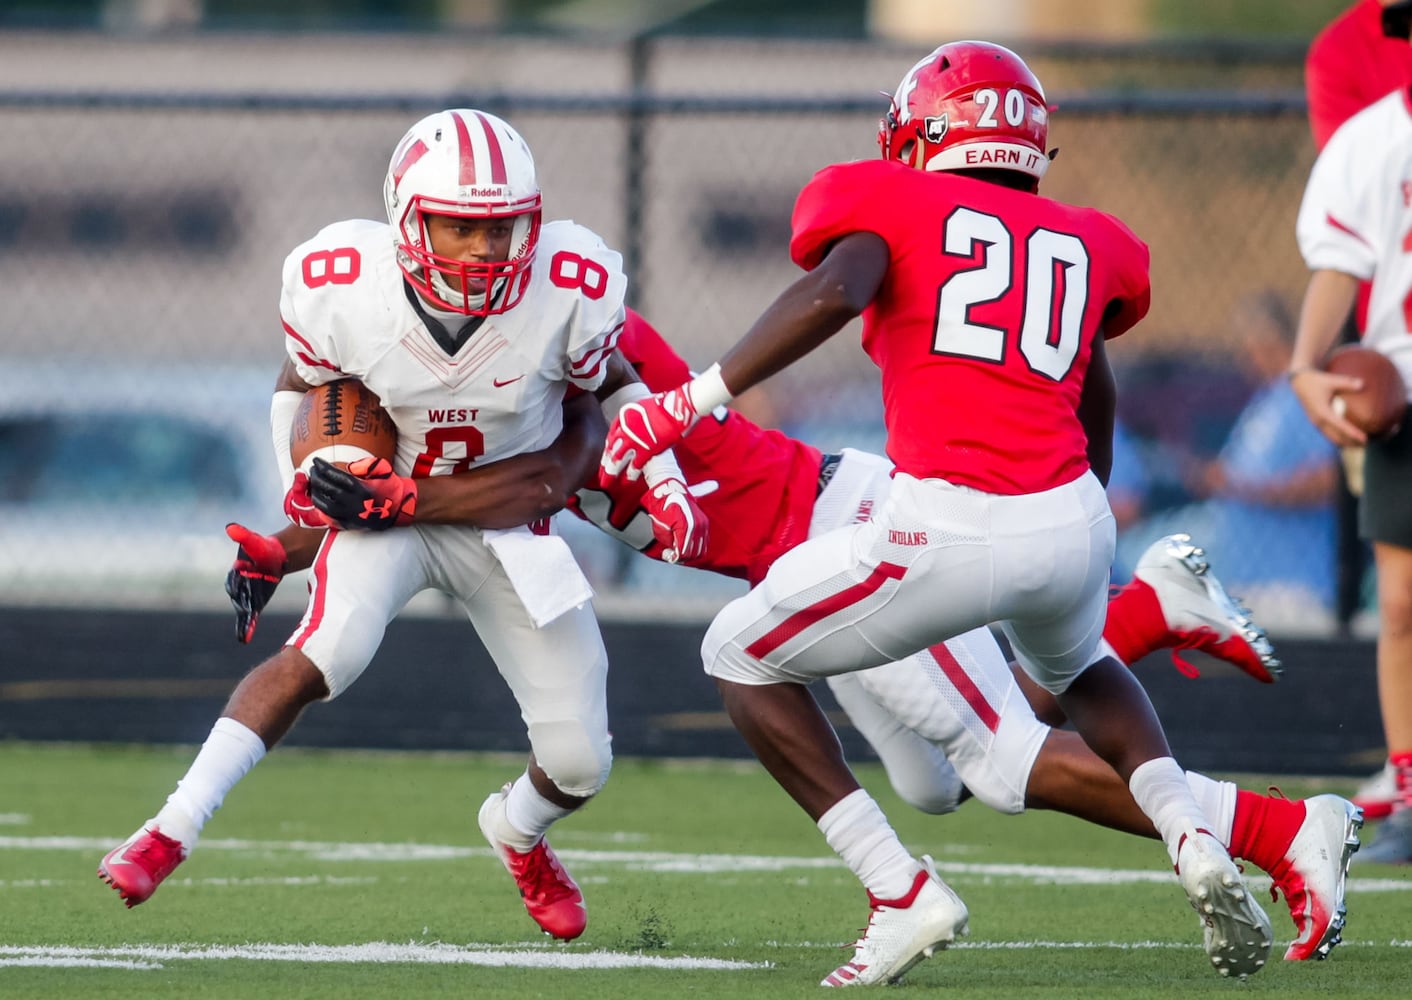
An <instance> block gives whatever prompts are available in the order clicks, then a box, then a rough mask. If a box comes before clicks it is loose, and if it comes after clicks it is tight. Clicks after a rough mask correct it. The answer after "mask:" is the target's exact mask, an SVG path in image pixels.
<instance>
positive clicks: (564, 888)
mask: <svg viewBox="0 0 1412 1000" xmlns="http://www.w3.org/2000/svg"><path fill="white" fill-rule="evenodd" d="M384 198H385V202H386V207H387V217H388V221H387V222H386V223H381V222H372V221H367V220H353V221H347V222H339V223H335V224H334V225H331V226H328V227H327V228H325V229H323V230H322V231H320V232H319V233H318V234H317V235H316V236H315V237H314V238H313V239H312V240H309V241H308V242H306V243H304V244H302V245H300V246H299V247H297V248H295V250H294V251H293V252H292V253H291V254H290V255H289V257H288V258H287V259H286V261H285V266H284V272H283V290H282V294H281V299H280V314H281V319H282V321H283V325H284V332H285V348H286V353H287V355H288V357H287V360H286V362H285V365H284V367H283V369H282V371H281V373H280V376H279V379H278V381H277V384H276V392H275V394H274V398H273V401H272V403H271V426H272V432H273V439H274V446H275V451H276V455H277V457H278V459H279V461H280V466H281V469H282V471H283V473H284V476H285V480H286V484H287V486H288V493H287V496H286V499H285V511H286V513H287V514H288V515H289V517H290V519H291V521H293V522H294V523H295V524H298V525H302V526H304V527H308V528H317V529H324V528H326V527H328V526H329V525H330V524H331V523H333V522H332V521H331V519H330V518H328V517H327V516H326V515H324V514H323V513H321V512H320V511H319V510H318V508H317V507H315V506H314V505H313V503H312V498H311V496H310V495H309V480H308V475H307V472H308V470H306V469H299V470H296V469H294V468H293V464H292V461H291V458H290V426H291V423H292V420H293V417H294V414H295V411H296V410H297V409H298V406H299V403H300V401H301V399H302V398H303V394H304V393H305V392H307V391H308V390H309V389H310V388H312V387H314V386H317V385H321V384H323V383H326V382H330V381H333V380H336V379H341V378H349V377H352V378H357V379H359V380H361V381H362V382H363V383H364V384H365V385H366V386H367V387H368V388H369V389H370V390H372V391H373V392H374V393H375V394H376V395H377V396H378V397H379V399H380V400H381V402H382V404H383V406H384V407H385V408H386V410H387V411H388V413H389V414H390V415H391V418H392V420H393V422H394V424H395V425H396V428H397V433H398V440H397V454H396V457H395V459H394V461H393V462H392V463H391V464H390V465H389V463H387V462H386V461H382V462H381V465H380V466H378V465H377V464H376V463H371V464H370V463H369V461H368V460H366V459H365V460H362V462H361V464H360V463H355V466H356V468H355V471H359V472H364V473H367V475H366V477H365V478H364V479H363V480H360V482H362V483H364V484H366V485H365V493H366V495H365V496H364V497H362V498H361V499H362V500H363V501H364V502H362V503H359V504H358V509H357V511H356V512H355V513H354V515H353V516H356V517H358V518H360V519H361V526H363V527H366V528H370V529H373V530H367V531H329V532H327V534H326V535H325V536H324V537H323V541H322V544H321V545H320V547H319V549H318V554H317V556H316V557H315V558H314V561H313V567H312V571H311V577H310V585H309V589H310V594H309V602H308V606H307V610H306V611H305V614H304V617H303V620H302V621H301V622H300V624H299V626H298V628H297V629H296V630H295V632H294V634H293V635H292V636H291V637H290V638H289V639H288V640H287V642H286V644H285V645H284V647H283V648H282V649H281V650H280V651H279V652H278V653H276V654H275V655H274V656H272V657H270V658H269V659H268V660H266V661H265V662H264V663H262V664H260V665H259V666H257V667H256V668H255V669H254V670H252V671H251V672H250V673H249V674H247V675H246V677H245V678H244V679H243V680H242V681H241V682H240V684H239V685H238V686H237V687H236V689H235V691H234V693H233V694H232V695H231V697H230V700H229V701H228V702H227V704H226V707H225V710H224V711H223V713H222V715H221V718H220V719H218V720H217V722H216V724H215V726H214V727H213V729H212V731H211V735H210V737H209V738H208V739H207V741H206V743H205V744H204V745H203V747H202V749H201V751H200V753H199V754H198V755H197V757H196V760H195V761H194V762H193V764H192V766H191V768H190V770H189V771H188V772H187V774H186V776H185V777H183V778H182V780H181V782H180V783H179V784H178V786H177V788H176V790H175V791H174V792H173V793H172V794H171V796H169V797H168V799H167V802H166V804H165V805H164V806H163V807H162V809H161V810H160V811H159V812H158V813H157V814H156V815H155V816H154V817H153V818H151V819H150V820H148V821H147V822H146V823H144V824H143V825H142V827H140V828H139V829H138V830H137V832H136V833H134V834H133V835H132V836H131V837H130V838H128V840H126V841H124V842H123V843H122V844H120V845H118V846H117V847H116V848H114V849H113V850H112V851H110V852H109V853H108V854H107V855H106V856H105V857H104V858H103V860H102V862H101V864H100V866H99V875H100V877H102V878H103V879H104V880H105V881H107V882H108V883H109V884H110V885H112V886H113V887H114V888H115V889H117V891H118V892H119V894H120V895H121V897H122V898H123V900H124V901H125V902H126V903H127V905H128V906H129V907H131V906H135V905H137V904H138V903H141V902H143V901H144V900H146V899H147V898H149V897H150V896H151V895H152V893H153V892H154V891H155V890H156V888H157V886H158V885H159V884H160V883H161V881H162V880H163V879H164V878H166V877H167V876H168V875H169V874H171V872H172V870H173V869H175V868H176V866H177V865H178V864H179V863H180V862H181V861H182V860H184V859H185V858H186V857H187V855H188V854H189V853H190V851H191V849H192V848H193V847H194V846H195V844H196V841H197V838H198V836H199V834H200V832H201V829H202V827H203V826H204V825H205V823H206V822H207V821H208V820H209V819H210V817H211V814H212V813H213V812H214V811H215V810H216V809H217V808H218V807H219V806H220V804H221V802H222V801H223V800H224V798H225V796H226V794H227V793H228V792H229V790H230V789H231V788H232V787H233V786H234V785H235V783H236V782H237V781H239V780H240V779H241V778H242V777H243V776H244V775H245V774H246V773H247V772H248V771H249V770H250V768H252V767H253V766H254V765H255V764H256V763H257V762H258V761H259V760H260V758H261V757H262V756H263V755H264V753H265V752H266V751H267V750H268V749H269V748H270V747H272V746H274V745H275V743H276V742H278V741H279V739H280V738H281V737H283V735H284V734H285V733H286V732H287V731H288V730H289V728H290V726H292V725H293V723H294V721H295V720H296V718H297V717H298V715H299V713H300V712H301V711H302V710H303V709H304V708H305V707H306V706H308V705H310V704H311V703H313V702H315V701H318V700H328V699H332V698H335V697H337V696H338V695H339V694H340V693H342V692H343V691H344V690H346V689H347V688H348V687H349V685H351V684H352V683H353V682H354V681H355V680H357V678H358V676H359V674H361V673H362V671H363V669H364V668H365V667H366V666H367V664H368V662H369V661H370V660H371V659H372V657H373V654H374V653H375V652H376V651H377V648H378V645H379V643H380V642H381V640H382V636H383V632H384V629H385V628H386V625H387V623H388V622H389V621H391V620H392V618H393V617H394V616H395V615H396V614H397V613H398V612H399V611H400V610H401V609H402V608H403V606H405V605H406V603H407V602H408V601H409V600H410V599H411V598H412V597H413V596H414V595H415V594H417V593H418V592H420V591H422V590H425V589H429V588H435V589H438V590H441V591H443V592H445V593H447V594H448V595H450V596H452V597H454V598H455V599H457V600H458V601H459V602H460V604H461V605H462V607H463V608H464V610H465V611H466V614H467V615H468V617H469V618H470V620H471V623H472V624H473V625H474V627H475V629H476V632H477V634H478V635H479V637H480V639H481V641H482V642H483V643H484V644H485V646H486V648H487V650H488V651H489V652H490V654H491V657H492V659H493V660H494V661H495V664H496V666H497V668H498V669H499V671H500V674H501V676H503V677H504V679H505V681H506V683H507V684H509V686H510V688H511V690H512V691H513V692H514V694H515V697H516V700H517V701H518V702H519V705H520V710H521V714H522V716H523V718H524V720H525V724H526V729H527V732H528V736H529V742H530V746H531V755H530V759H529V763H528V766H527V767H526V769H525V771H524V773H523V774H521V775H520V776H519V777H518V778H516V779H515V780H513V781H511V782H508V783H506V785H505V786H504V787H503V788H502V789H501V790H500V791H498V792H496V793H494V794H492V795H490V796H489V797H488V798H487V799H486V800H485V802H484V804H483V805H482V806H481V809H480V814H479V825H480V828H481V831H482V833H483V834H484V836H485V837H486V838H487V840H489V842H490V843H491V845H492V846H493V847H494V848H495V851H496V853H497V855H498V856H499V858H500V859H501V861H502V863H503V864H504V865H505V867H506V868H507V869H508V870H509V871H510V873H511V875H512V876H513V877H514V880H515V882H516V884H517V886H518V888H519V890H520V894H521V897H522V899H523V902H524V905H525V907H526V909H527V910H528V911H529V913H530V916H531V917H533V918H534V920H535V922H536V923H538V924H539V926H540V927H541V928H542V929H543V930H544V931H545V932H546V933H548V934H551V935H553V936H554V937H557V938H560V939H564V940H569V939H572V938H575V937H577V936H578V935H580V934H581V933H582V932H583V930H584V927H585V924H586V920H587V916H586V912H585V909H584V905H583V896H582V894H581V893H580V891H579V889H578V886H577V885H575V884H574V881H573V879H572V878H571V877H570V876H569V875H568V873H567V872H566V871H565V870H564V868H563V866H562V865H561V864H560V863H559V861H558V859H557V858H556V857H555V855H554V852H553V851H552V850H551V849H550V848H549V845H548V844H547V842H546V841H545V839H544V834H545V831H546V830H548V828H549V827H550V825H551V824H553V823H554V822H555V821H556V820H558V819H560V818H562V817H564V816H566V815H568V814H569V813H571V812H572V811H573V810H575V809H577V808H579V807H580V806H581V805H583V803H585V802H586V801H588V799H589V798H591V797H592V796H593V795H594V794H596V793H597V792H598V790H599V789H600V788H601V787H602V786H603V783H604V781H605V780H606V779H607V777H608V772H609V770H610V768H611V764H612V753H611V748H610V736H609V732H608V717H607V707H606V704H605V701H606V689H605V682H606V674H607V666H608V664H607V656H606V653H605V652H604V649H603V642H602V638H601V636H600V635H599V631H598V625H597V621H596V620H595V618H594V615H593V611H592V608H591V606H590V604H589V599H590V598H591V596H592V590H591V588H590V587H589V586H588V583H587V580H586V579H585V578H584V576H583V574H582V572H581V571H580V570H579V568H578V566H577V564H576V563H575V562H574V560H573V557H572V555H571V554H570V552H569V550H568V547H567V546H566V545H565V544H564V542H563V540H562V539H561V538H559V537H558V536H556V535H553V534H551V533H549V532H548V531H547V530H545V531H539V530H532V529H531V527H530V526H529V522H531V521H534V520H536V519H538V518H543V517H544V516H545V515H546V514H549V513H552V512H553V511H554V510H556V509H558V507H559V506H561V505H562V503H563V502H564V500H565V499H566V498H567V492H566V491H567V490H571V489H572V488H573V486H574V485H577V484H578V483H581V482H582V481H583V479H584V476H585V475H587V474H588V470H587V469H586V468H585V467H584V463H583V455H584V454H589V455H592V454H594V453H595V452H597V451H600V450H601V447H600V446H599V442H600V441H601V439H600V438H597V436H596V434H595V427H601V426H602V424H603V421H602V417H601V416H598V418H597V419H598V423H597V425H594V424H593V423H592V422H591V417H592V415H586V414H585V412H584V411H585V410H593V409H596V408H597V401H598V400H600V399H601V400H602V406H603V407H604V408H605V409H606V410H607V411H608V412H609V413H612V412H615V411H616V408H617V407H619V406H621V405H623V403H625V402H628V401H632V400H636V399H641V398H643V397H645V396H646V395H647V394H648V393H647V390H646V388H645V387H644V386H642V385H641V383H639V382H638V381H637V378H636V375H635V374H634V373H633V371H632V369H631V366H629V365H627V364H626V363H625V362H624V361H623V360H622V359H621V358H620V357H619V356H618V355H617V353H616V351H615V345H616V342H617V339H618V337H619V335H620V333H621V330H622V326H623V319H624V307H623V296H624V291H625V288H626V284H627V279H626V277H625V276H624V275H623V272H622V266H621V258H620V256H619V255H618V254H617V253H616V252H615V251H613V250H610V249H609V248H608V247H607V246H605V245H604V243H603V242H602V240H600V239H599V238H598V237H597V236H596V235H595V234H593V233H592V232H590V231H589V230H587V229H585V228H583V227H582V226H579V225H576V224H574V223H572V222H567V221H556V222H549V223H544V224H541V197H540V190H539V184H538V181H537V179H536V176H535V169H534V161H533V158H532V157H531V154H530V150H529V147H528V145H527V144H526V143H525V141H524V139H522V138H521V137H520V135H519V134H518V133H517V132H516V131H515V130H514V129H512V128H511V127H510V126H509V125H508V124H507V123H506V122H504V121H502V120H500V119H499V118H496V117H495V116H493V115H489V114H486V113H485V112H482V111H476V110H471V109H455V110H449V111H443V112H439V113H437V114H433V115H430V116H428V117H426V118H424V119H422V120H421V121H419V122H417V123H416V124H415V125H413V126H412V128H411V129H410V130H409V131H408V132H407V134H406V135H405V136H404V137H403V139H402V141H401V142H400V143H399V144H398V145H397V148H396V150H395V151H394V153H393V155H392V159H391V162H390V164H389V167H388V173H387V179H386V183H385V187H384ZM571 390H573V391H582V392H584V393H587V394H591V395H589V396H588V397H587V400H588V402H587V404H585V403H582V402H579V401H570V402H568V403H566V402H565V396H566V393H569V392H570V391H571ZM575 410H577V412H578V416H579V421H580V422H579V423H575V424H573V425H571V426H570V427H568V428H567V429H566V428H565V423H564V415H565V413H566V412H573V411H575ZM583 420H589V421H590V422H589V423H587V424H583V423H582V421H583ZM585 427H587V428H588V429H587V430H585ZM585 442H586V444H585ZM574 447H577V449H578V450H577V452H575V451H574ZM314 461H315V462H316V463H317V462H319V461H321V460H320V459H314ZM575 461H577V463H578V464H577V465H576V466H575V465H573V464H572V463H573V462H575ZM558 463H562V466H563V467H562V468H556V464H558ZM458 474H459V475H480V476H484V477H486V478H488V479H490V480H491V481H492V482H493V483H495V484H496V485H497V487H498V490H499V492H502V493H508V494H509V496H508V498H506V502H505V504H504V506H503V507H502V508H501V509H498V510H495V509H490V508H486V512H485V517H484V518H483V519H480V520H474V521H468V519H467V518H466V516H465V512H464V511H459V512H458V513H457V515H456V516H455V517H443V516H441V515H444V514H445V513H446V512H445V511H444V510H442V509H440V508H439V507H438V505H437V504H436V503H435V493H436V491H435V489H429V490H427V491H426V492H427V493H428V494H429V498H430V499H431V500H432V502H431V503H427V504H422V505H420V509H419V499H420V494H421V493H422V492H423V490H422V489H421V487H420V484H423V483H428V484H430V483H435V482H436V481H437V480H438V479H439V478H445V477H451V476H455V475H458ZM652 479H653V487H652V489H651V490H650V491H649V497H648V502H649V504H650V505H651V508H652V511H653V514H652V522H653V525H654V530H656V531H658V532H659V533H660V537H661V539H662V541H663V544H664V546H666V547H667V548H668V549H669V550H670V551H671V552H672V554H673V556H676V555H680V556H681V557H683V558H687V559H690V558H692V557H694V556H695V555H696V554H697V553H699V552H700V551H701V550H702V549H703V548H704V545H705V520H704V518H703V517H701V515H700V511H699V509H698V508H697V507H696V505H695V503H694V501H693V500H692V499H691V497H690V496H689V494H688V493H687V491H686V487H685V484H684V483H683V482H682V479H681V472H680V469H679V468H678V467H677V465H676V462H675V459H673V458H670V457H668V458H667V459H666V461H664V462H663V463H661V464H660V465H658V466H657V467H655V469H654V470H653V471H652ZM393 528H396V529H398V530H387V529H393ZM491 529H494V530H491ZM231 534H232V537H233V538H234V539H235V540H236V541H237V542H240V543H242V556H244V557H245V561H246V562H247V563H248V564H250V565H251V566H252V567H254V568H255V569H256V570H257V571H258V570H259V568H260V567H269V566H272V565H274V566H278V565H280V564H281V563H282V559H281V553H280V552H278V551H273V550H272V547H271V545H270V544H269V541H268V540H267V539H261V538H260V537H259V536H253V533H249V532H247V531H245V530H244V529H241V528H239V526H233V527H232V529H231ZM247 541H248V542H249V543H250V544H251V546H252V548H253V549H254V550H256V551H251V552H246V551H244V549H243V545H244V544H245V543H246V542H247ZM274 548H275V549H277V548H278V543H274ZM263 573H264V575H265V577H267V578H269V577H273V578H274V579H275V580H277V578H278V577H277V575H276V574H275V573H273V572H270V571H269V570H268V569H265V570H263ZM266 582H267V583H268V585H269V586H270V587H271V588H272V587H273V584H272V583H269V582H268V580H267V581H266ZM253 619H254V616H253V614H252V615H251V616H250V620H249V621H248V622H246V623H245V629H244V634H243V636H242V638H248V634H249V631H250V629H252V628H253V624H254V621H253Z"/></svg>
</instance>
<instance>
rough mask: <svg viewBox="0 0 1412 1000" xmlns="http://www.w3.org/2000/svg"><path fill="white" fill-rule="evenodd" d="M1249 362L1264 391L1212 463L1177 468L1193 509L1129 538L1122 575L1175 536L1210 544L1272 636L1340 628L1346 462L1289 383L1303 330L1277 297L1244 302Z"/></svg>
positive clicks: (1238, 331) (1189, 460) (1240, 326)
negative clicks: (1341, 485) (1163, 538)
mask: <svg viewBox="0 0 1412 1000" xmlns="http://www.w3.org/2000/svg"><path fill="white" fill-rule="evenodd" d="M1232 327H1233V336H1234V337H1235V338H1237V339H1238V340H1239V342H1240V345H1241V348H1242V353H1241V355H1240V361H1241V364H1242V367H1243V368H1245V369H1246V371H1247V372H1248V374H1249V375H1250V376H1251V377H1252V379H1253V381H1254V382H1255V383H1256V384H1257V385H1258V386H1259V387H1258V388H1257V389H1256V390H1255V393H1254V394H1253V395H1252V396H1251V398H1250V400H1249V401H1248V402H1247V403H1246V404H1245V407H1244V408H1243V409H1242V410H1241V412H1240V415H1239V416H1238V417H1237V419H1236V421H1235V424H1234V426H1233V427H1232V428H1231V430H1230V433H1229V435H1228V436H1227V438H1226V441H1225V444H1224V445H1223V446H1222V448H1221V450H1220V452H1219V453H1218V454H1217V455H1216V457H1215V458H1210V459H1206V458H1200V457H1196V456H1192V455H1187V456H1173V457H1170V458H1169V459H1168V460H1169V461H1174V462H1176V463H1178V464H1179V466H1180V468H1181V478H1182V481H1183V485H1184V486H1185V488H1186V491H1187V493H1188V494H1189V495H1190V496H1191V497H1192V498H1193V499H1194V500H1195V501H1196V502H1195V503H1191V504H1188V505H1186V506H1183V507H1178V508H1176V509H1172V510H1166V511H1162V512H1160V513H1157V514H1154V515H1152V516H1150V517H1148V518H1146V519H1144V520H1142V521H1139V522H1137V523H1136V524H1135V525H1133V526H1132V527H1131V528H1129V529H1128V530H1127V531H1125V532H1123V536H1124V537H1123V539H1122V540H1121V541H1120V544H1119V559H1118V562H1119V567H1120V571H1121V570H1125V569H1130V568H1131V560H1133V559H1136V558H1137V555H1138V554H1140V553H1141V551H1142V548H1143V546H1145V545H1146V544H1148V543H1150V542H1151V540H1152V539H1153V538H1156V537H1159V536H1160V535H1161V534H1164V533H1170V531H1169V529H1170V528H1171V526H1173V525H1176V526H1178V527H1179V529H1180V530H1182V531H1187V532H1190V533H1191V534H1192V535H1193V536H1194V537H1196V538H1199V539H1201V540H1202V542H1203V544H1204V546H1205V548H1206V550H1207V551H1208V552H1209V553H1210V555H1211V558H1212V561H1213V562H1215V563H1216V564H1217V565H1219V566H1220V567H1221V579H1222V581H1223V582H1224V583H1225V584H1226V586H1227V587H1228V588H1230V590H1231V591H1232V593H1235V594H1238V595H1240V597H1241V598H1242V599H1243V600H1244V601H1245V602H1246V603H1247V604H1249V605H1250V606H1251V608H1252V609H1253V610H1254V611H1255V613H1256V616H1257V617H1258V618H1260V619H1261V620H1262V621H1263V622H1264V623H1265V624H1266V626H1267V627H1270V628H1271V629H1272V630H1273V629H1274V628H1277V627H1280V626H1283V627H1284V628H1285V630H1286V631H1310V630H1318V629H1320V628H1323V627H1332V625H1333V609H1334V599H1335V585H1336V572H1335V565H1336V554H1337V518H1336V513H1335V498H1336V495H1337V493H1336V491H1337V487H1338V474H1339V473H1338V452H1337V450H1336V449H1335V448H1334V446H1333V445H1332V444H1331V443H1330V442H1329V441H1328V440H1327V439H1326V438H1325V437H1324V436H1323V435H1322V434H1320V433H1319V432H1318V430H1317V429H1315V428H1314V426H1313V425H1312V424H1311V423H1310V422H1309V421H1308V420H1307V419H1306V418H1305V417H1304V411H1303V408H1302V407H1301V406H1300V403H1299V400H1298V398H1297V397H1296V396H1295V394H1294V391H1293V390H1292V389H1291V388H1290V385H1289V382H1288V380H1287V379H1286V378H1285V371H1286V370H1287V368H1288V367H1289V359H1290V352H1291V349H1292V347H1293V344H1294V320H1293V316H1292V315H1291V312H1290V309H1289V306H1288V304H1287V303H1286V302H1285V301H1284V299H1283V298H1282V297H1281V296H1280V295H1279V294H1278V293H1276V292H1273V291H1268V290H1267V291H1261V292H1257V293H1253V294H1251V295H1249V296H1246V297H1245V298H1244V299H1242V300H1241V301H1240V303H1239V304H1238V305H1237V307H1236V309H1235V312H1234V313H1233V315H1232Z"/></svg>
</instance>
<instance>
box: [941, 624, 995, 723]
mask: <svg viewBox="0 0 1412 1000" xmlns="http://www.w3.org/2000/svg"><path fill="white" fill-rule="evenodd" d="M927 652H928V653H930V654H931V657H932V659H933V660H935V661H936V665H937V666H938V667H940V668H941V672H942V673H943V674H945V675H946V679H947V680H949V681H950V682H951V686H952V687H954V688H955V689H956V690H957V691H958V692H960V694H961V697H962V698H965V699H966V704H967V705H970V706H971V711H973V712H975V713H976V717H977V718H978V719H980V720H981V722H983V723H985V727H986V728H987V729H989V730H990V731H991V732H992V733H993V732H995V731H996V730H998V729H999V728H1000V713H999V712H997V711H996V710H995V708H994V707H993V706H992V705H991V704H990V702H988V701H986V700H985V695H983V694H981V690H980V688H978V687H976V682H975V681H973V680H971V675H970V674H968V673H966V668H965V667H963V666H961V664H960V662H959V661H958V660H957V659H956V657H955V656H953V655H952V653H951V650H950V649H948V648H947V646H946V643H944V642H939V643H937V644H936V645H935V646H932V647H931V648H930V649H928V650H927Z"/></svg>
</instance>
